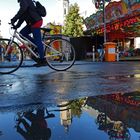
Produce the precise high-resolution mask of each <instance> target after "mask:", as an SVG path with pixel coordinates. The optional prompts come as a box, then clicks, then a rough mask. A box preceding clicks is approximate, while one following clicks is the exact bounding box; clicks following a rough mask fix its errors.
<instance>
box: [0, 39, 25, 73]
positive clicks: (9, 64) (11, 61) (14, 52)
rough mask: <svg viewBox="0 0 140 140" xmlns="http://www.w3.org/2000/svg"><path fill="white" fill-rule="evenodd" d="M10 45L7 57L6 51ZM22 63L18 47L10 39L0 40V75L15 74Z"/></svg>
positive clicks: (21, 55)
mask: <svg viewBox="0 0 140 140" xmlns="http://www.w3.org/2000/svg"><path fill="white" fill-rule="evenodd" d="M9 45H10V49H9V50H8V53H7V55H6V54H5V53H6V49H7V48H8V46H9ZM22 62H23V52H22V50H21V48H20V46H19V45H18V44H17V43H16V42H14V41H12V42H11V40H10V39H6V38H0V74H10V73H13V72H15V71H16V70H17V69H18V68H19V67H20V66H21V65H22Z"/></svg>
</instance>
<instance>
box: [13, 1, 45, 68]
mask: <svg viewBox="0 0 140 140" xmlns="http://www.w3.org/2000/svg"><path fill="white" fill-rule="evenodd" d="M18 3H19V4H20V9H19V11H18V12H17V14H16V15H15V16H14V17H13V18H12V19H11V24H12V25H13V27H14V28H16V29H17V28H19V27H20V26H21V24H22V23H23V22H24V21H25V22H26V26H25V27H24V28H23V29H22V30H21V31H20V33H21V35H23V36H24V37H26V38H27V39H29V40H30V41H31V42H33V43H34V44H35V45H36V46H37V47H38V53H39V57H40V58H39V59H38V60H37V64H35V66H44V65H46V59H45V58H44V46H43V44H42V38H41V31H40V27H41V26H42V24H43V19H42V17H41V16H40V15H39V13H38V12H37V9H36V7H35V5H34V2H33V1H32V0H18ZM15 23H16V25H15ZM31 34H32V36H33V37H31Z"/></svg>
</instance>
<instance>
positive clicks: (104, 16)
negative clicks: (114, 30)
mask: <svg viewBox="0 0 140 140" xmlns="http://www.w3.org/2000/svg"><path fill="white" fill-rule="evenodd" d="M102 2H103V22H104V43H106V12H105V0H103V1H102Z"/></svg>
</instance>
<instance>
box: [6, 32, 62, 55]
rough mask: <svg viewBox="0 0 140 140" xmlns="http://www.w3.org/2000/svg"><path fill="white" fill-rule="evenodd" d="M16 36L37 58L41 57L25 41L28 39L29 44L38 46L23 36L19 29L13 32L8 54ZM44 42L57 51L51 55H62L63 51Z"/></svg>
mask: <svg viewBox="0 0 140 140" xmlns="http://www.w3.org/2000/svg"><path fill="white" fill-rule="evenodd" d="M15 38H16V39H17V40H19V41H20V42H21V43H22V44H23V45H24V46H25V47H26V48H27V50H28V51H29V52H30V53H31V54H32V55H34V56H35V57H36V58H39V56H38V55H36V53H34V51H33V50H32V49H31V48H30V47H29V46H28V45H27V44H26V42H25V41H27V42H28V44H29V45H32V46H33V47H35V48H37V46H36V45H35V44H34V43H33V42H31V41H30V40H29V39H27V38H26V37H24V36H23V35H22V34H21V33H19V32H18V31H17V30H15V31H14V33H13V35H12V37H11V41H10V43H9V45H8V48H7V50H6V55H7V53H8V51H9V50H10V47H11V43H12V42H13V41H14V39H15ZM21 38H23V39H24V40H23V39H21ZM42 43H43V45H44V46H47V47H48V48H50V49H51V50H53V52H55V54H53V55H51V56H57V55H58V54H59V55H62V53H60V52H59V51H57V50H56V49H54V48H53V47H51V46H49V45H48V44H45V43H44V42H42ZM45 58H46V56H45Z"/></svg>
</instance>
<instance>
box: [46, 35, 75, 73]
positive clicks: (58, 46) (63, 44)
mask: <svg viewBox="0 0 140 140" xmlns="http://www.w3.org/2000/svg"><path fill="white" fill-rule="evenodd" d="M45 55H46V59H47V62H48V65H49V67H50V68H52V69H54V70H56V71H65V70H67V69H69V68H71V67H72V65H73V64H74V62H75V50H74V47H73V46H72V44H71V43H70V42H69V41H68V40H66V39H62V38H58V39H55V40H52V41H51V42H50V43H49V45H48V46H47V48H46V51H45Z"/></svg>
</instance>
